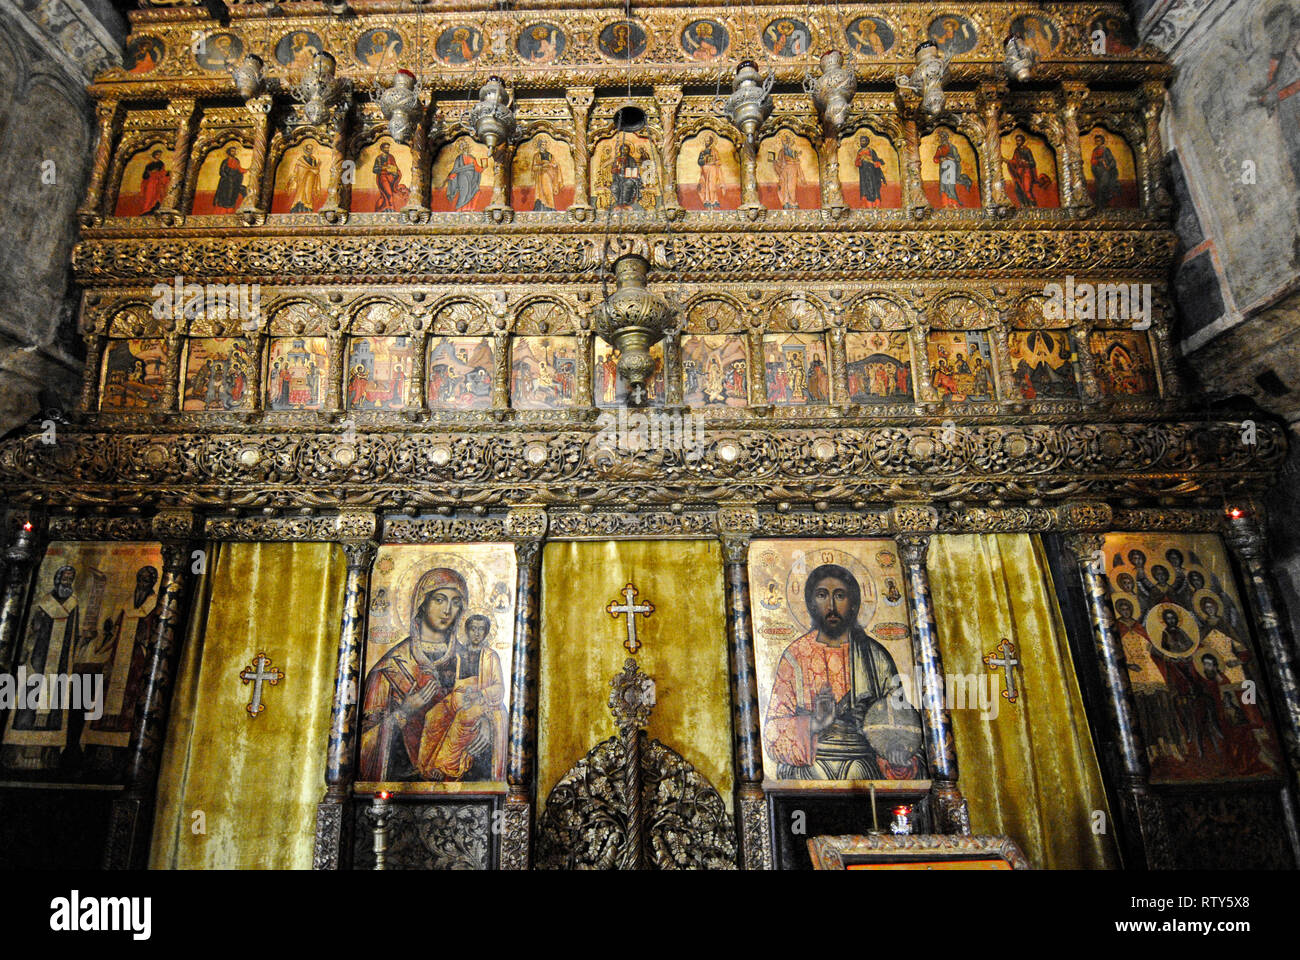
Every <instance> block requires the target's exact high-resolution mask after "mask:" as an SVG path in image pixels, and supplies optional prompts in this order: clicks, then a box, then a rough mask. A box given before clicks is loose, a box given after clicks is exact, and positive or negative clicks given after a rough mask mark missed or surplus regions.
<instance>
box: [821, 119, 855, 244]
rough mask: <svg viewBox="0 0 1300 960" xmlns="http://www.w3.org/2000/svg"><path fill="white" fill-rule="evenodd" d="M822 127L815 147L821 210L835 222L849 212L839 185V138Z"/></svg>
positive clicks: (833, 132)
mask: <svg viewBox="0 0 1300 960" xmlns="http://www.w3.org/2000/svg"><path fill="white" fill-rule="evenodd" d="M822 127H823V130H822V136H821V140H820V141H819V143H818V145H817V153H818V155H819V157H818V159H819V160H820V165H821V174H822V210H823V211H825V214H826V215H827V216H829V217H830V218H831V219H832V220H835V219H838V218H840V217H843V216H845V215H847V214H848V212H849V208H848V204H846V203H845V202H844V188H843V187H842V186H841V185H840V137H839V132H838V131H836V130H835V129H834V128H833V127H830V126H829V125H827V124H826V123H825V122H823V124H822Z"/></svg>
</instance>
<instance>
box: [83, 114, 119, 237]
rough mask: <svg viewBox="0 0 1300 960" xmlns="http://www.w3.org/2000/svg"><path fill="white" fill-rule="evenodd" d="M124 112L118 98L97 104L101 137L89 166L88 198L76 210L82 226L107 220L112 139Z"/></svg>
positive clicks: (97, 122)
mask: <svg viewBox="0 0 1300 960" xmlns="http://www.w3.org/2000/svg"><path fill="white" fill-rule="evenodd" d="M122 114H123V110H122V104H121V103H120V102H119V101H117V100H104V101H102V102H100V103H98V104H96V106H95V121H96V125H97V127H98V128H99V137H98V139H97V140H96V141H95V159H94V162H93V163H92V164H91V167H90V183H89V185H88V186H87V187H86V198H85V200H84V201H83V202H82V204H81V207H80V209H78V210H77V217H78V219H79V220H80V221H81V225H82V226H83V227H94V226H98V225H99V224H101V223H103V222H104V211H103V209H102V207H103V203H104V180H105V178H106V177H107V176H108V167H109V164H110V163H111V162H112V159H113V142H114V141H115V140H116V139H117V135H118V132H119V131H120V129H121V126H122Z"/></svg>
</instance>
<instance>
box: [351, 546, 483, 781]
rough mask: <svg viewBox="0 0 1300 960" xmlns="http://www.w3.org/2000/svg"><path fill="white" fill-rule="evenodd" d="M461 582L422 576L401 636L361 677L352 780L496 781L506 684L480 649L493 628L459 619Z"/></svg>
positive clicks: (443, 570) (477, 618)
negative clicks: (357, 754) (357, 760)
mask: <svg viewBox="0 0 1300 960" xmlns="http://www.w3.org/2000/svg"><path fill="white" fill-rule="evenodd" d="M468 605H469V590H468V588H467V587H466V585H465V578H464V577H463V576H461V574H460V573H458V572H457V571H455V570H452V569H450V568H448V567H435V568H434V569H432V570H429V571H427V572H426V573H424V574H423V575H422V576H421V577H420V579H419V581H417V583H416V585H415V589H414V591H412V594H411V606H410V632H409V635H408V636H407V637H406V638H405V639H403V640H402V641H401V642H399V643H398V644H396V645H395V646H394V647H393V648H392V649H390V650H389V651H388V652H387V653H385V654H384V655H383V657H381V658H380V659H379V661H378V662H377V663H376V664H375V665H374V666H373V667H372V668H371V669H370V672H369V674H368V675H367V677H366V696H365V703H364V706H363V708H362V721H361V769H360V771H359V772H360V779H362V780H365V781H368V782H377V783H382V782H391V781H484V780H503V779H504V778H505V756H506V710H505V702H504V701H505V679H504V675H503V673H502V671H501V660H500V658H499V657H498V656H497V654H496V652H495V651H493V650H492V648H491V647H490V646H489V645H488V642H487V641H488V636H489V634H490V633H491V628H492V621H491V620H489V619H488V618H487V617H485V616H483V615H482V614H473V615H471V616H469V617H466V618H465V619H464V635H463V636H461V635H460V634H459V632H458V631H459V630H460V628H461V618H462V615H463V614H464V612H465V608H466V607H467V606H468Z"/></svg>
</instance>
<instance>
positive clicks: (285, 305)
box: [264, 296, 330, 337]
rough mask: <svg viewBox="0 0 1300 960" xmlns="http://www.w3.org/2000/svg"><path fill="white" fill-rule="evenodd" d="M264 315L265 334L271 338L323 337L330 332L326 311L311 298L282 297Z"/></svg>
mask: <svg viewBox="0 0 1300 960" xmlns="http://www.w3.org/2000/svg"><path fill="white" fill-rule="evenodd" d="M264 313H265V315H266V317H267V318H268V319H267V324H266V332H267V333H268V334H269V335H270V336H273V337H324V336H328V335H329V332H330V330H329V327H330V315H329V312H328V310H327V309H326V308H325V307H324V306H322V305H321V303H320V302H319V301H317V300H316V299H314V298H312V297H306V296H289V297H283V298H281V299H278V300H276V301H275V302H273V303H272V304H271V306H270V307H269V308H268V309H267V310H265V311H264Z"/></svg>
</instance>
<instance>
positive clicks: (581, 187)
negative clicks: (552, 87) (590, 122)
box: [564, 87, 596, 220]
mask: <svg viewBox="0 0 1300 960" xmlns="http://www.w3.org/2000/svg"><path fill="white" fill-rule="evenodd" d="M564 99H565V100H567V101H568V103H569V111H570V112H571V113H572V114H573V203H571V204H569V215H570V216H572V217H573V218H574V219H575V220H587V219H589V218H590V217H591V215H592V213H593V211H592V209H591V197H590V196H589V195H588V193H587V190H588V185H589V184H590V183H591V151H590V150H589V149H588V147H587V119H588V117H589V116H590V114H591V105H592V104H593V103H594V102H595V100H596V91H595V90H594V89H593V88H592V87H571V88H570V89H568V90H566V91H565V92H564Z"/></svg>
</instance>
